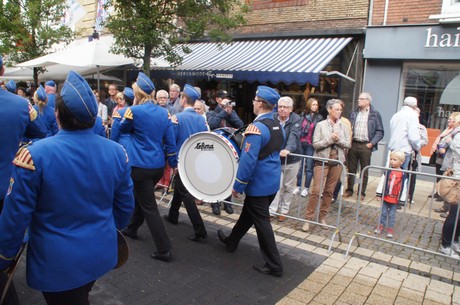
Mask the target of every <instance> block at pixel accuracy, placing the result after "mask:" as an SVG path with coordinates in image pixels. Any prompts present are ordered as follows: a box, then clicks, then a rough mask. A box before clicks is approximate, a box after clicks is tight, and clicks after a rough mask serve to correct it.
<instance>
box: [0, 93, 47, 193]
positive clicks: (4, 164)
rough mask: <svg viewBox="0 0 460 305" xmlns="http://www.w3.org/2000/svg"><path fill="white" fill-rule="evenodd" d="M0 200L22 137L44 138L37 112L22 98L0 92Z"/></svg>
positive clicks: (42, 126) (44, 131) (43, 129)
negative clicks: (0, 126) (0, 125)
mask: <svg viewBox="0 0 460 305" xmlns="http://www.w3.org/2000/svg"><path fill="white" fill-rule="evenodd" d="M0 109H1V110H0V122H1V124H2V128H0V198H3V197H5V194H6V190H7V189H8V183H9V180H10V177H11V172H12V171H13V163H11V161H13V159H14V155H15V154H16V152H17V151H18V148H19V143H21V139H22V138H23V136H26V137H29V138H44V137H45V136H46V128H45V125H44V124H43V122H42V121H41V120H40V119H37V111H35V109H34V108H33V107H32V105H31V104H30V103H29V102H28V101H27V100H26V99H24V98H22V97H20V96H18V95H16V94H13V93H10V92H8V91H6V90H0Z"/></svg>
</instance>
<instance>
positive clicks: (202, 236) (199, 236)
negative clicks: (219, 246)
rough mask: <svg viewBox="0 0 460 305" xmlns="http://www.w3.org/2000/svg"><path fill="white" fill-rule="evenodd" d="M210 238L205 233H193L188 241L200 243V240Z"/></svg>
mask: <svg viewBox="0 0 460 305" xmlns="http://www.w3.org/2000/svg"><path fill="white" fill-rule="evenodd" d="M207 237H208V234H206V233H204V234H196V233H193V234H192V235H190V236H188V239H190V240H192V241H199V240H200V239H205V238H207Z"/></svg>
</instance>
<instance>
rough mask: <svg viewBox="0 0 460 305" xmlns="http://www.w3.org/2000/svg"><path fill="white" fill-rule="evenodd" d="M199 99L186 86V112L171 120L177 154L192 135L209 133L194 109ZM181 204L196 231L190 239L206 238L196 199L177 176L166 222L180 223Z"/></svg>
mask: <svg viewBox="0 0 460 305" xmlns="http://www.w3.org/2000/svg"><path fill="white" fill-rule="evenodd" d="M199 98H200V93H199V92H198V91H197V90H196V89H195V88H193V87H192V86H190V85H188V84H186V85H185V86H184V91H183V92H182V93H181V96H180V100H179V102H180V103H181V106H182V107H183V108H184V110H183V111H182V112H180V113H177V114H175V115H174V116H173V117H172V118H171V120H172V122H173V125H174V131H175V134H176V151H177V152H179V151H180V149H181V147H182V144H184V142H185V140H187V139H188V138H189V137H190V136H191V135H193V134H195V133H197V132H201V131H208V126H207V124H206V120H205V119H204V117H203V116H202V115H200V114H199V113H197V112H196V111H195V109H193V106H194V105H195V101H196V100H197V99H199ZM181 202H184V206H185V209H186V210H187V214H188V216H189V218H190V221H191V222H192V225H193V230H194V233H193V234H192V235H190V236H189V237H188V238H189V239H190V240H193V241H199V240H200V239H201V238H206V237H207V236H208V234H207V232H206V228H205V226H204V223H203V219H202V218H201V215H200V212H199V211H198V208H197V207H196V204H195V198H194V197H193V196H192V195H191V194H190V193H189V192H188V191H187V189H186V188H185V186H184V184H183V183H182V180H181V178H180V177H179V175H176V176H175V181H174V195H173V199H172V201H171V207H170V208H169V214H168V215H165V217H164V218H165V220H166V221H168V222H170V223H172V224H177V223H178V219H179V208H180V205H181Z"/></svg>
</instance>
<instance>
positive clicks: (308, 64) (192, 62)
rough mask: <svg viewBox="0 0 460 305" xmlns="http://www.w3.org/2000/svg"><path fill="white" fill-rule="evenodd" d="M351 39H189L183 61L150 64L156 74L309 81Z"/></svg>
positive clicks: (273, 81)
mask: <svg viewBox="0 0 460 305" xmlns="http://www.w3.org/2000/svg"><path fill="white" fill-rule="evenodd" d="M351 40H352V38H350V37H336V38H305V39H279V40H253V41H235V42H232V43H230V44H218V43H211V42H209V43H190V44H187V47H189V48H190V49H191V50H192V52H191V53H189V54H182V56H183V61H182V64H181V65H179V66H177V67H175V68H171V67H167V68H161V67H152V69H153V71H152V76H153V77H155V78H157V77H158V78H175V79H178V78H185V79H188V78H208V80H212V79H221V80H223V79H226V80H234V81H248V82H254V81H258V82H261V83H264V82H272V83H278V82H283V83H286V84H291V83H298V84H305V83H311V84H312V85H314V86H316V85H317V84H318V81H319V72H320V71H321V70H322V69H324V67H325V66H326V65H327V64H328V63H329V62H330V61H331V60H332V59H333V58H334V57H335V56H336V55H337V54H338V53H339V52H340V51H341V50H342V49H343V48H344V47H345V46H346V45H347V44H348V43H349V42H350V41H351Z"/></svg>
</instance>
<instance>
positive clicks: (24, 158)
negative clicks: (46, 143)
mask: <svg viewBox="0 0 460 305" xmlns="http://www.w3.org/2000/svg"><path fill="white" fill-rule="evenodd" d="M13 164H14V165H16V166H19V167H22V168H25V169H30V170H33V171H34V170H35V164H34V160H32V156H31V155H30V152H29V150H28V149H27V148H25V147H23V148H20V149H19V150H18V152H17V153H16V156H15V157H14V160H13Z"/></svg>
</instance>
